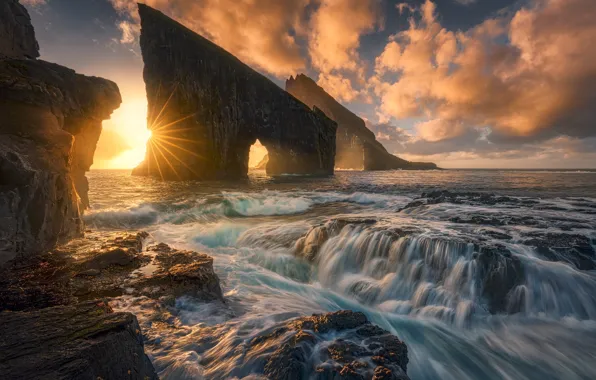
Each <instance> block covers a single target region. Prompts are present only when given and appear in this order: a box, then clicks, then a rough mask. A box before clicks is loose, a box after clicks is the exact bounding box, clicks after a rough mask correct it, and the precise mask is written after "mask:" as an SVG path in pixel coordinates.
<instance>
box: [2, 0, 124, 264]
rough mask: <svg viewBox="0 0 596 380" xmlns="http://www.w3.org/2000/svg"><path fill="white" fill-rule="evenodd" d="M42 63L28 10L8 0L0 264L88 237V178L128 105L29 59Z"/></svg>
mask: <svg viewBox="0 0 596 380" xmlns="http://www.w3.org/2000/svg"><path fill="white" fill-rule="evenodd" d="M15 39H18V41H17V40H15ZM7 49H8V50H9V51H7ZM36 56H37V43H36V42H35V37H34V34H33V27H32V26H31V24H30V20H29V17H28V15H27V12H26V10H25V8H23V7H22V6H20V5H19V4H18V3H17V2H16V1H12V0H10V1H3V2H2V4H0V114H1V115H2V123H0V215H2V217H0V265H3V264H4V263H6V262H7V261H9V260H11V259H13V258H15V257H23V256H28V255H35V254H40V253H42V252H45V251H47V250H49V249H51V248H53V247H54V246H55V245H56V244H57V243H59V242H65V241H67V240H69V239H71V238H73V237H77V236H81V235H82V233H83V231H84V227H83V222H82V220H81V213H82V210H83V209H84V208H85V207H87V206H88V199H87V190H88V189H87V180H86V178H85V172H86V171H88V170H89V168H90V166H91V164H92V163H93V154H94V152H95V146H96V144H97V141H98V139H99V136H100V134H101V128H102V121H103V120H105V119H108V118H109V116H110V114H111V113H112V111H113V110H114V109H116V108H118V106H119V105H120V103H121V98H120V93H119V90H118V87H117V86H116V84H115V83H113V82H111V81H108V80H106V79H102V78H96V77H87V76H84V75H80V74H77V73H75V72H74V71H73V70H71V69H68V68H66V67H63V66H60V65H56V64H53V63H49V62H45V61H42V60H35V59H29V58H34V57H36Z"/></svg>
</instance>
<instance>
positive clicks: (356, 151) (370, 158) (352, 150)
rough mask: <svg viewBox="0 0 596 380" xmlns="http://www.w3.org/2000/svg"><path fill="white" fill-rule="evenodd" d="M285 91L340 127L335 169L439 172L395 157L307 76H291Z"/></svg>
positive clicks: (426, 163) (360, 120)
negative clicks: (319, 111) (428, 170)
mask: <svg viewBox="0 0 596 380" xmlns="http://www.w3.org/2000/svg"><path fill="white" fill-rule="evenodd" d="M286 91H288V92H289V93H290V94H292V95H294V96H295V97H296V98H298V99H300V100H301V101H303V102H304V103H306V104H307V105H308V106H309V107H317V108H318V109H320V110H321V111H323V112H324V113H325V114H326V115H327V116H328V117H330V118H331V119H332V120H335V121H336V122H337V125H338V129H337V137H336V141H337V153H336V157H335V167H337V168H343V169H364V170H388V169H437V166H436V165H435V164H433V163H430V162H410V161H406V160H404V159H401V158H399V157H396V156H394V155H392V154H390V153H389V152H387V150H386V149H385V147H384V146H383V145H382V144H381V143H380V142H378V141H377V139H376V137H375V135H374V133H373V132H371V131H370V130H369V129H368V128H366V125H365V123H364V120H362V119H361V118H360V117H358V116H356V115H355V114H354V113H352V112H351V111H350V110H348V109H347V108H346V107H344V106H343V105H341V104H340V103H339V102H337V101H336V100H335V99H334V98H333V97H332V96H331V95H329V94H328V93H326V92H325V90H324V89H323V88H321V87H319V86H318V85H317V84H316V83H315V82H314V81H313V80H312V79H310V78H309V77H307V76H306V75H304V74H299V75H297V76H296V78H294V77H290V78H289V79H288V80H287V81H286Z"/></svg>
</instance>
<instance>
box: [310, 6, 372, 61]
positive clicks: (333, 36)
mask: <svg viewBox="0 0 596 380" xmlns="http://www.w3.org/2000/svg"><path fill="white" fill-rule="evenodd" d="M378 16H379V13H378V9H377V2H376V1H374V0H320V5H319V8H318V9H317V10H316V11H315V13H314V14H313V16H312V20H311V23H310V27H311V33H310V42H309V54H310V57H311V60H312V64H313V66H314V67H316V68H318V69H319V70H321V71H322V72H331V71H332V70H341V69H344V70H350V71H357V70H358V69H360V67H361V63H360V57H359V55H358V51H357V49H358V47H359V46H360V37H361V36H362V34H364V33H367V32H370V31H372V30H374V27H375V26H376V25H377V24H378V23H379V18H378Z"/></svg>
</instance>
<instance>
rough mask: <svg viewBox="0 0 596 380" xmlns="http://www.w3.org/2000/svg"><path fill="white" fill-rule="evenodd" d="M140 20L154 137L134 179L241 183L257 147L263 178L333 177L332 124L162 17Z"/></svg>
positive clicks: (151, 12) (149, 11)
mask: <svg viewBox="0 0 596 380" xmlns="http://www.w3.org/2000/svg"><path fill="white" fill-rule="evenodd" d="M139 14H140V17H141V39H140V42H141V51H142V54H143V61H144V63H145V68H144V72H143V77H144V79H145V85H146V89H147V101H148V106H149V110H150V112H149V115H148V123H149V129H151V130H152V134H153V135H152V138H151V141H150V142H149V144H148V148H147V155H146V157H145V161H144V162H143V163H142V164H141V165H139V166H138V167H137V168H135V170H134V171H133V174H137V175H150V176H155V177H161V178H163V179H174V180H175V179H219V178H231V179H234V178H242V177H245V176H246V175H247V172H248V157H249V151H250V147H251V145H253V144H254V143H255V142H256V140H257V139H258V140H259V141H260V142H261V143H262V145H263V146H265V147H266V149H267V151H268V155H269V164H268V165H267V173H268V174H269V175H279V174H283V173H291V174H309V175H329V174H333V168H334V163H335V133H336V130H337V124H336V123H335V122H334V121H332V120H331V119H329V118H327V117H326V116H325V114H324V113H323V112H321V111H319V110H318V109H314V110H313V109H311V108H309V107H308V106H307V105H305V104H304V103H302V102H300V101H299V100H297V99H296V98H295V97H293V96H292V95H290V94H288V93H287V92H286V91H284V90H282V89H281V88H280V87H279V86H277V85H276V84H275V83H273V82H271V81H270V80H269V79H267V78H265V77H264V76H262V75H261V74H259V73H257V72H256V71H254V70H252V69H251V68H250V67H248V66H247V65H245V64H244V63H242V62H241V61H240V60H238V59H237V58H236V57H234V56H233V55H231V54H230V53H228V52H226V51H225V50H223V49H222V48H220V47H219V46H217V45H215V44H213V43H212V42H210V41H209V40H207V39H205V38H203V37H201V36H199V35H198V34H196V33H194V32H193V31H191V30H189V29H187V28H185V27H184V26H182V25H181V24H179V23H177V22H175V21H174V20H172V19H170V18H169V17H167V16H165V15H163V14H162V13H161V12H158V11H156V10H155V9H153V8H150V7H148V6H146V5H143V4H139Z"/></svg>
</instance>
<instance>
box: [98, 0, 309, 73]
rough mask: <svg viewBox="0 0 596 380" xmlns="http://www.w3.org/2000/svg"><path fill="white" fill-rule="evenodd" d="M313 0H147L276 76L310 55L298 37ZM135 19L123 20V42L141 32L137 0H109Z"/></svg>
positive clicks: (296, 68)
mask: <svg viewBox="0 0 596 380" xmlns="http://www.w3.org/2000/svg"><path fill="white" fill-rule="evenodd" d="M310 1H311V0H260V1H237V0H203V1H195V0H145V1H141V2H144V3H146V4H147V5H150V6H152V7H154V8H156V9H159V10H161V11H162V12H164V13H166V14H167V15H169V16H171V17H173V18H175V19H176V20H178V21H179V22H181V23H182V24H184V25H186V26H187V27H189V28H191V29H193V30H195V31H197V32H199V33H200V34H202V35H204V36H205V37H207V38H209V39H211V40H212V41H213V42H215V43H217V44H218V45H220V46H222V47H223V48H224V49H226V50H228V51H230V52H231V53H233V54H234V55H236V56H238V58H240V59H241V60H243V61H245V62H247V63H249V64H251V65H253V66H256V67H257V68H259V69H262V70H264V71H267V72H269V73H271V74H274V75H277V76H288V75H291V74H296V73H297V72H299V71H301V70H303V69H304V67H305V59H304V57H303V56H302V53H301V50H300V47H299V46H298V44H297V42H296V36H297V35H299V34H300V33H302V30H303V29H304V24H305V22H306V21H305V17H306V16H305V12H306V7H307V5H308V4H309V3H310ZM110 2H111V3H112V5H113V6H114V8H115V9H116V10H117V11H119V12H121V13H122V14H125V15H129V16H130V17H131V20H132V22H130V21H124V22H120V23H119V27H120V29H121V31H122V32H123V37H122V40H121V42H124V43H130V42H132V41H133V40H134V38H133V36H134V32H136V34H137V35H138V21H139V20H138V14H137V7H136V0H110Z"/></svg>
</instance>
